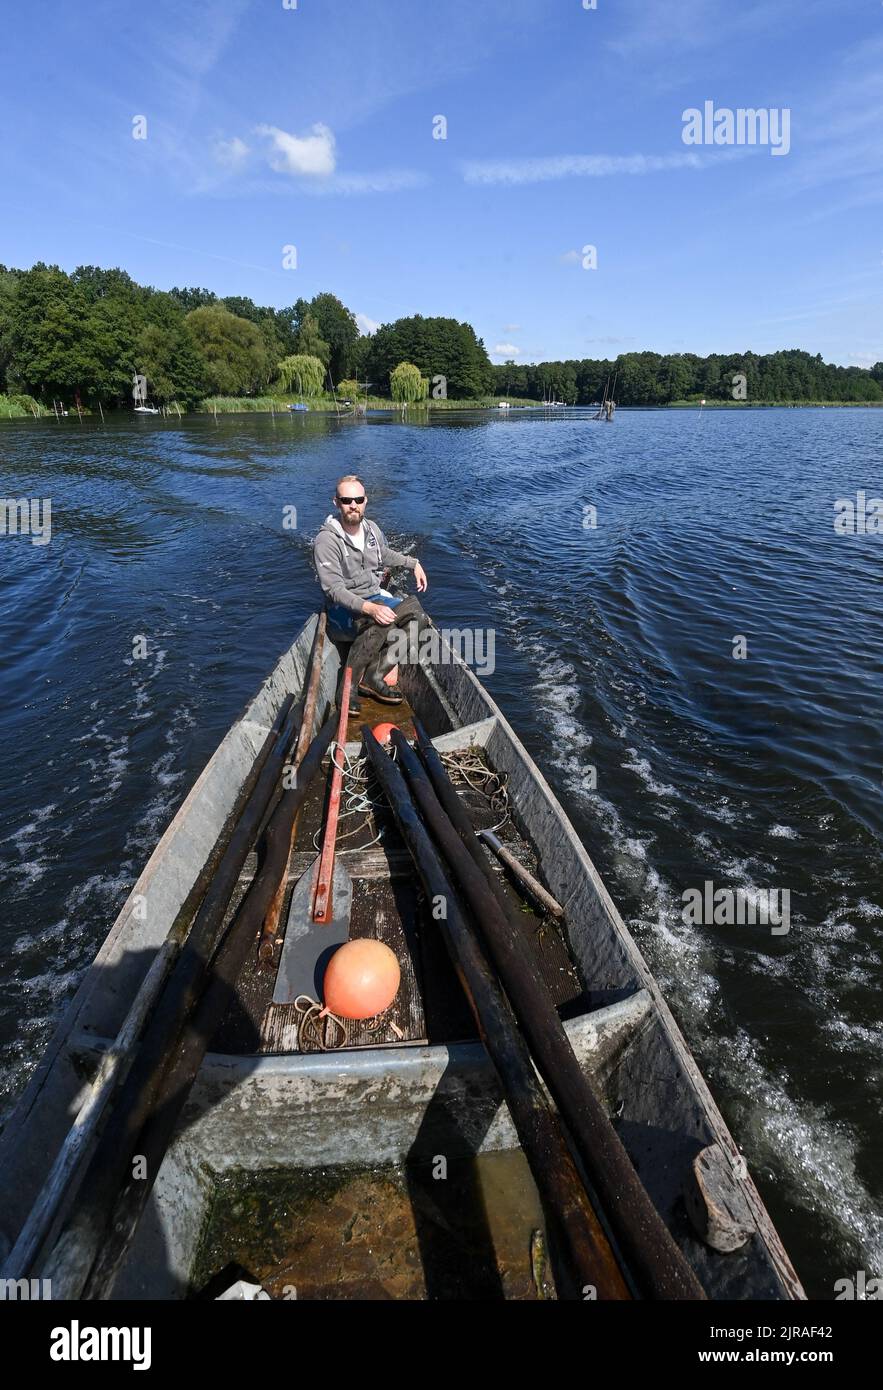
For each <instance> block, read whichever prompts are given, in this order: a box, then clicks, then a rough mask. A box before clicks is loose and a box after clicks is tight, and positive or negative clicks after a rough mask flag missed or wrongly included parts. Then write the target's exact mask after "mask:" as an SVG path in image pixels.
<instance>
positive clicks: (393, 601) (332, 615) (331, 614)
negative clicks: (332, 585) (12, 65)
mask: <svg viewBox="0 0 883 1390" xmlns="http://www.w3.org/2000/svg"><path fill="white" fill-rule="evenodd" d="M365 602H366V603H385V604H386V606H387V608H398V606H399V604H400V603H401V602H402V600H401V599H400V598H393V596H392V594H369V595H368V597H367V598H366V599H365ZM325 611H326V612H327V614H328V627H329V629H333V632H329V636H333V637H342V638H344V639H346V638H350V639H352V638H355V637H356V636H358V632H357V629H356V618H357V617H358V614H357V613H351V612H350V610H349V609H348V608H344V606H343V604H342V603H335V604H332V605H330V606H329V607H328V608H326V610H325Z"/></svg>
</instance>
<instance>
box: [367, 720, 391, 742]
mask: <svg viewBox="0 0 883 1390" xmlns="http://www.w3.org/2000/svg"><path fill="white" fill-rule="evenodd" d="M394 728H395V724H375V725H374V728H373V729H372V730H371V732H372V734H373V735H374V737H375V738H376V739H377V742H378V743H382V744H384V745H386V744H387V743H389V736H390V734H391V733H392V731H393V729H394Z"/></svg>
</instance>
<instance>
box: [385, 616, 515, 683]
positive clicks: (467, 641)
mask: <svg viewBox="0 0 883 1390" xmlns="http://www.w3.org/2000/svg"><path fill="white" fill-rule="evenodd" d="M386 651H387V654H388V657H389V659H390V660H395V662H396V663H397V664H398V665H399V666H415V665H417V664H418V663H419V664H420V665H423V666H425V665H432V666H450V665H452V664H453V662H454V661H455V660H457V659H458V658H459V660H460V661H463V662H465V663H466V665H467V666H472V667H474V669H475V671H476V672H477V673H478V675H480V676H492V675H493V674H494V671H495V670H496V669H497V663H496V632H495V630H494V628H492V627H474V628H473V627H463V628H460V627H453V628H438V627H427V628H424V629H423V631H422V632H421V633H420V636H419V637H418V638H417V639H416V640H415V639H414V636H413V634H412V633H410V632H409V631H408V630H407V629H406V628H400V629H397V630H396V631H395V632H392V633H390V635H389V638H388V639H387V646H386Z"/></svg>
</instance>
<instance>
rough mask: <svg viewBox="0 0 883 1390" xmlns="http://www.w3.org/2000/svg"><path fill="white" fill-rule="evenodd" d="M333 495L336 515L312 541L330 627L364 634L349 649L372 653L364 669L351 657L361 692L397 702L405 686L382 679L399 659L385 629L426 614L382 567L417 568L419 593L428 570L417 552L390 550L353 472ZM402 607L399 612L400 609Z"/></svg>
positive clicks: (343, 632) (420, 622)
mask: <svg viewBox="0 0 883 1390" xmlns="http://www.w3.org/2000/svg"><path fill="white" fill-rule="evenodd" d="M333 501H334V505H335V507H336V508H337V511H338V516H334V515H330V516H328V517H326V518H325V521H324V523H323V525H322V526H321V527H320V529H319V533H318V535H317V536H316V539H315V540H314V542H313V562H314V564H315V566H316V573H317V575H318V576H319V583H320V584H321V585H322V591H323V593H324V594H325V604H326V608H327V609H328V623H329V627H331V628H332V629H336V635H338V636H341V637H353V638H359V639H361V640H360V641H358V642H357V643H356V644H355V646H354V648H353V649H352V651H351V653H350V655H351V658H352V657H353V656H354V655H357V656H358V657H362V656H367V658H368V666H367V669H366V670H364V672H361V671H359V670H358V669H357V668H358V666H359V665H360V662H359V660H355V661H353V662H352V664H353V675H354V677H355V676H358V677H359V680H358V689H359V692H360V694H362V695H367V696H369V697H370V698H371V699H372V700H379V701H381V703H383V704H387V705H398V704H401V701H402V695H401V692H400V691H399V690H397V689H396V688H395V687H394V686H389V685H387V684H386V682H385V681H384V676H385V675H387V674H388V673H389V672H390V671H391V670H392V669H393V666H394V665H395V659H394V658H392V659H391V658H390V657H389V655H388V653H387V651H386V650H385V638H386V635H385V633H384V631H383V629H385V628H388V627H391V626H393V625H396V626H401V627H404V626H406V625H407V623H409V622H412V621H416V622H417V624H418V628H419V627H422V626H423V624H424V623H426V622H427V621H428V619H427V618H426V615H425V613H424V612H423V610H422V608H421V607H420V604H419V603H418V602H417V600H416V599H405V600H402V599H399V598H394V597H393V595H392V594H391V593H390V592H389V591H388V590H387V589H384V587H383V576H384V571H385V570H386V569H387V567H388V566H405V567H406V568H407V569H411V570H413V571H414V578H415V580H416V582H417V589H418V591H419V592H420V593H424V592H425V590H426V589H427V588H428V587H429V586H428V581H427V578H426V572H425V570H424V569H423V566H422V565H421V564H420V562H419V560H415V558H414V556H413V555H403V554H402V553H401V551H398V550H392V549H391V548H390V547H389V546H388V545H387V543H386V537H385V536H384V534H383V532H382V531H381V529H380V527H379V526H378V525H377V523H376V522H375V521H367V520H366V519H365V508H366V507H367V505H368V496H367V493H366V491H365V484H364V483H363V482H362V479H361V478H359V477H357V476H356V474H355V473H348V474H347V475H346V477H343V478H339V479H338V481H337V486H336V488H335V490H334V499H333ZM399 607H401V613H400V614H397V613H396V610H397V609H398V608H399Z"/></svg>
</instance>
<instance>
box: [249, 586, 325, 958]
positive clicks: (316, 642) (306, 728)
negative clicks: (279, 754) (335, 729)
mask: <svg viewBox="0 0 883 1390" xmlns="http://www.w3.org/2000/svg"><path fill="white" fill-rule="evenodd" d="M327 624H328V615H327V614H326V613H324V612H323V613H320V614H319V621H318V623H317V624H316V635H315V637H314V638H313V651H312V656H311V658H310V676H309V680H308V682H307V697H306V701H305V702H304V717H303V721H302V723H301V726H300V733H299V734H298V738H297V747H296V748H295V750H294V758H293V759H292V761H293V763H294V767H295V768H298V767H300V764H301V763H302V762H303V758H304V754H305V753H306V751H307V745H308V742H309V740H310V739H311V738H312V737H313V725H314V724H315V722H316V701H317V699H318V695H319V680H320V678H321V675H322V657H323V655H324V646H325V629H326V627H327ZM296 835H297V816H295V818H294V820H293V821H292V822H291V839H290V842H289V846H288V856H287V858H286V861H285V865H284V867H283V870H282V873H281V874H280V875H279V883H278V885H277V887H276V891H275V893H274V894H273V898H272V901H271V903H270V906H269V907H268V908H267V915H266V917H265V918H264V925H263V928H262V930H261V939H260V943H259V945H258V959H259V960H262V961H269V960H272V959H273V951H274V949H275V945H276V932H277V931H278V930H279V919H280V917H281V916H282V905H283V903H284V901H285V889H286V873H287V870H288V865H289V863H290V860H291V854H292V851H293V849H294V840H295V836H296Z"/></svg>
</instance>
